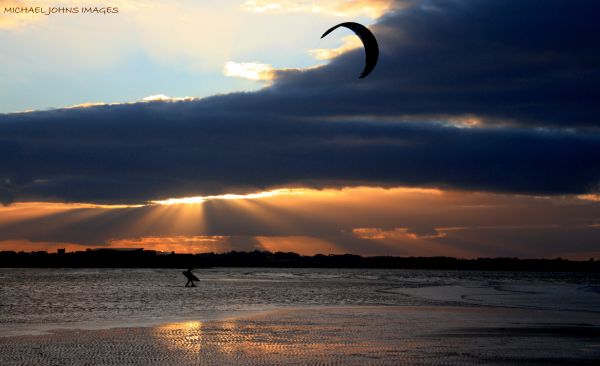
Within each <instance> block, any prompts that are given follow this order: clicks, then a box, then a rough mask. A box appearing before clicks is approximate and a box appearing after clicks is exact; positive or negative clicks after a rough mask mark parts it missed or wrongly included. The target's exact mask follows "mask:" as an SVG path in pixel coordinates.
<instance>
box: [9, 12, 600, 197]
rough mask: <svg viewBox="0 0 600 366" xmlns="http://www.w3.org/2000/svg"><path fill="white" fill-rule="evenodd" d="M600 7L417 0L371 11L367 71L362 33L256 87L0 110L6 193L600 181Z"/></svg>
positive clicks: (158, 193) (488, 186) (560, 189)
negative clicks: (376, 50)
mask: <svg viewBox="0 0 600 366" xmlns="http://www.w3.org/2000/svg"><path fill="white" fill-rule="evenodd" d="M598 10H600V4H598V3H597V2H595V1H586V0H578V1H573V2H564V1H555V0H545V1H528V2H522V1H505V0H502V1H500V0H486V1H478V0H471V1H421V2H417V3H416V5H414V6H412V7H410V8H406V9H403V10H398V11H396V12H392V13H390V14H388V15H386V16H384V17H383V18H382V19H380V21H379V22H378V23H377V24H376V25H375V26H373V27H372V29H373V31H374V33H375V34H376V36H377V37H378V40H379V43H380V48H381V57H380V64H379V65H378V66H377V68H376V69H375V71H374V72H373V73H372V74H371V75H370V76H369V77H368V78H367V79H365V80H358V78H357V77H358V74H359V72H360V70H361V69H362V64H361V63H362V58H363V57H364V56H363V55H362V52H363V51H362V50H360V49H357V50H351V51H348V52H346V53H343V54H341V55H340V56H338V57H336V58H334V59H333V60H332V61H331V62H330V63H329V64H327V65H326V66H323V67H319V68H313V69H309V70H304V71H303V70H282V71H274V72H275V79H274V80H273V85H271V86H269V87H267V88H264V89H262V90H260V91H258V92H253V93H234V94H228V95H219V96H214V97H210V98H205V99H201V100H192V101H181V102H166V101H155V102H146V103H136V104H124V105H105V106H93V107H88V108H74V109H64V110H51V111H42V112H31V113H23V114H5V115H0V156H2V160H1V161H0V200H1V201H2V202H4V203H8V202H12V201H19V200H32V199H36V200H39V199H43V200H58V201H68V202H98V203H145V202H148V201H152V200H161V199H168V198H171V197H185V196H199V195H202V196H206V195H214V194H221V193H246V192H253V191H262V190H265V189H270V188H273V187H284V186H306V187H316V188H324V187H343V186H352V185H376V186H398V185H405V186H427V187H442V188H457V189H463V190H485V191H496V192H512V193H525V194H544V195H545V194H571V193H573V194H585V193H590V192H596V191H597V190H598V183H599V182H600V163H599V162H600V132H598V127H599V126H598V125H599V123H600V119H599V117H600V112H599V110H598V108H597V103H596V102H597V101H596V99H597V98H596V96H597V95H598V90H597V89H598V85H600V67H599V65H600V50H599V49H598V48H597V47H595V44H596V40H595V38H596V35H597V34H600V29H599V28H600V25H599V24H598V22H596V21H595V19H594V17H593V16H594V14H597V13H598ZM465 126H471V127H470V128H465ZM473 126H476V127H475V128H473Z"/></svg>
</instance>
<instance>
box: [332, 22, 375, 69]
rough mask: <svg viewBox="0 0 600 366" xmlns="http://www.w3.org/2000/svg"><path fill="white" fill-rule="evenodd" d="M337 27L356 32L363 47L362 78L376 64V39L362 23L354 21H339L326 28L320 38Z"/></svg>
mask: <svg viewBox="0 0 600 366" xmlns="http://www.w3.org/2000/svg"><path fill="white" fill-rule="evenodd" d="M339 27H345V28H348V29H350V30H351V31H353V32H354V33H356V35H357V36H358V37H359V38H360V40H361V41H362V43H363V46H364V48H365V68H364V70H363V72H362V74H360V78H361V79H362V78H364V77H366V76H367V75H369V74H370V73H371V71H373V69H374V68H375V65H376V64H377V59H378V58H379V46H378V45H377V40H376V39H375V36H374V35H373V33H371V31H370V30H369V29H368V28H367V27H365V26H364V25H362V24H358V23H354V22H345V23H340V24H338V25H336V26H334V27H331V28H329V29H328V30H327V32H325V33H323V35H322V36H321V38H323V37H325V36H326V35H328V34H329V33H331V32H333V31H334V30H335V29H337V28H339Z"/></svg>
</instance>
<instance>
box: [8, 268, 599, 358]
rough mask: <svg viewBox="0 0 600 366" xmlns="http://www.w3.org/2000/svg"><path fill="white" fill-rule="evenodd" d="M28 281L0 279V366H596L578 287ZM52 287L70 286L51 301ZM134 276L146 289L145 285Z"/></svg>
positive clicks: (249, 274)
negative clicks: (32, 285) (31, 284)
mask: <svg viewBox="0 0 600 366" xmlns="http://www.w3.org/2000/svg"><path fill="white" fill-rule="evenodd" d="M37 271H38V272H36V273H37V274H39V277H40V279H43V280H42V282H43V284H45V286H46V288H43V287H39V286H38V287H35V288H30V291H29V292H26V291H25V290H24V289H25V288H26V287H25V286H29V285H25V283H26V281H24V280H23V282H19V281H20V280H19V278H20V276H19V275H20V274H22V273H20V272H19V270H8V269H3V270H0V279H2V281H3V282H2V283H3V284H4V286H3V287H2V295H3V296H2V300H1V303H0V305H1V307H2V309H3V312H2V313H1V314H0V324H1V325H2V327H1V328H0V364H2V365H7V366H8V365H11V366H12V365H144V366H146V365H483V364H485V365H538V364H539V365H541V364H543V365H548V364H550V365H582V364H583V365H585V364H590V365H591V364H595V363H597V362H598V360H599V359H600V312H598V311H597V309H596V306H597V304H598V298H599V295H598V293H597V284H596V279H595V278H594V277H593V276H592V277H589V276H587V275H578V274H570V275H569V274H550V275H544V274H519V273H512V274H510V273H507V274H501V273H491V272H490V273H465V272H454V273H453V272H439V271H438V272H436V271H401V270H397V271H384V270H333V269H331V270H326V269H321V270H316V269H315V270H308V269H307V270H302V269H214V270H205V271H203V272H202V271H197V272H196V273H197V274H198V275H199V277H200V278H201V281H200V283H199V284H198V287H196V288H184V287H183V285H184V283H181V282H182V281H181V279H182V278H183V277H182V278H179V277H177V276H167V274H171V272H172V271H169V270H130V271H126V270H105V271H104V272H103V271H98V270H65V269H59V270H37ZM60 278H62V281H64V282H65V283H70V284H71V287H70V288H69V289H68V291H67V290H64V289H63V293H59V294H57V292H58V289H60V288H62V286H63V285H60V284H59V285H57V284H56V283H57V281H58V282H60V281H59V279H60ZM143 278H151V279H154V280H155V282H154V283H153V284H150V283H149V284H148V285H147V286H141V285H140V282H137V281H141V279H143ZM9 279H10V280H9ZM86 280H87V284H88V285H87V286H85V285H81V284H85V283H86ZM44 281H45V282H44ZM53 283H54V285H55V286H56V287H52V284H53ZM65 286H66V285H65ZM34 289H35V290H34ZM53 289H54V290H53ZM136 289H137V290H136ZM217 289H220V291H219V290H217ZM284 289H288V292H286V291H284ZM534 289H535V291H534ZM17 290H20V292H19V291H17ZM127 291H129V293H127ZM165 293H166V294H165ZM211 293H212V294H214V296H213V297H210V294H211ZM19 294H20V295H19ZM177 294H178V295H177ZM266 294H270V296H271V297H266ZM343 294H345V297H343V296H342V295H343ZM4 295H9V296H8V297H7V296H4ZM217 295H218V296H217ZM292 295H293V296H292ZM153 296H154V298H155V299H154V301H152V297H153ZM342 297H343V298H342ZM182 298H184V299H182ZM144 299H145V300H144ZM242 304H245V305H244V306H242ZM18 305H19V306H21V307H18ZM185 309H188V311H184V310H185Z"/></svg>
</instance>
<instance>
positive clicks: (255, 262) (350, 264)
mask: <svg viewBox="0 0 600 366" xmlns="http://www.w3.org/2000/svg"><path fill="white" fill-rule="evenodd" d="M209 267H245V268H252V267H254V268H365V269H368V268H372V269H423V270H463V271H526V272H600V260H594V259H590V260H587V261H574V260H567V259H562V258H556V259H519V258H476V259H464V258H452V257H392V256H373V257H362V256H359V255H354V254H342V255H323V254H317V255H314V256H302V255H299V254H297V253H284V252H276V253H271V252H267V251H253V252H236V251H233V252H227V253H199V254H176V253H161V252H157V251H154V250H144V249H142V248H126V249H94V250H86V251H78V252H64V251H60V252H58V253H47V252H44V251H38V252H14V251H3V252H0V268H209Z"/></svg>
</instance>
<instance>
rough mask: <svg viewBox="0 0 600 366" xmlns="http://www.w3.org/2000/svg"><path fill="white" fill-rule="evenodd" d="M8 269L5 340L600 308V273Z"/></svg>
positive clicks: (2, 323)
mask: <svg viewBox="0 0 600 366" xmlns="http://www.w3.org/2000/svg"><path fill="white" fill-rule="evenodd" d="M195 273H196V274H197V275H198V277H200V279H201V281H200V282H199V284H198V287H196V288H185V287H184V284H185V279H184V277H183V275H182V274H181V270H173V269H6V268H5V269H0V335H14V334H16V333H15V332H17V333H18V332H20V331H27V332H30V333H35V331H36V330H38V331H43V330H44V329H54V328H63V327H67V328H69V327H86V326H90V327H103V326H107V327H109V326H115V325H135V324H148V323H150V324H151V323H161V322H164V321H172V320H175V319H214V318H219V317H222V316H224V315H228V314H238V313H240V312H253V311H262V310H268V309H280V308H295V307H313V306H350V305H352V306H354V305H399V306H470V307H486V308H489V307H508V308H523V309H545V310H558V311H576V312H582V313H593V312H599V311H600V306H599V305H600V276H599V275H598V274H585V273H517V272H466V271H465V272H461V271H421V270H368V269H265V268H217V269H202V270H196V271H195Z"/></svg>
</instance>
